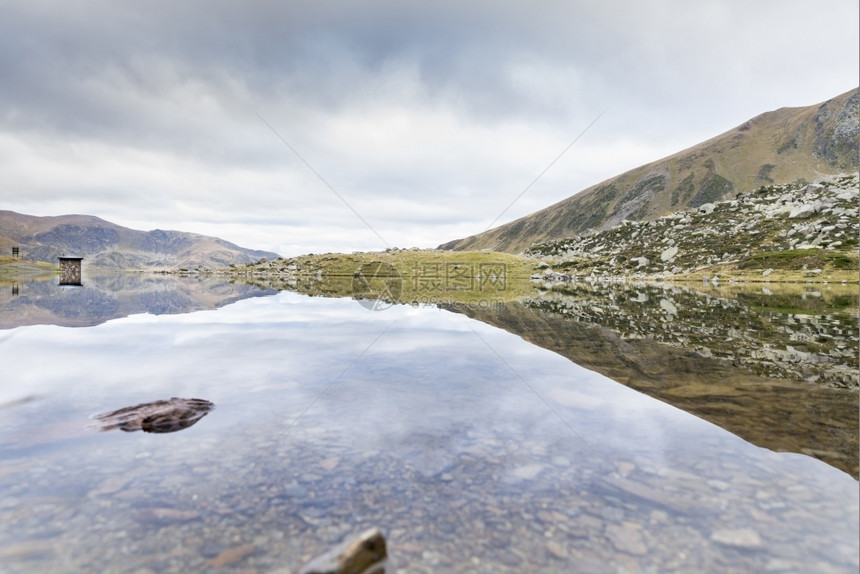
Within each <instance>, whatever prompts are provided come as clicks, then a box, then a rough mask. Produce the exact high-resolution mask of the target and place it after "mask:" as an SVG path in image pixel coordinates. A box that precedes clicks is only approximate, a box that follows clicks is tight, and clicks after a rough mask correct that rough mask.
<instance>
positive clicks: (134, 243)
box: [0, 210, 278, 269]
mask: <svg viewBox="0 0 860 574" xmlns="http://www.w3.org/2000/svg"><path fill="white" fill-rule="evenodd" d="M12 247H18V248H19V250H20V251H19V253H20V257H21V258H22V259H26V260H31V261H47V262H52V263H56V261H57V256H59V255H63V254H66V255H80V256H83V257H84V261H85V262H86V263H85V264H86V266H87V267H96V268H102V269H153V268H157V269H166V268H167V269H169V268H183V267H184V268H195V267H199V266H204V267H222V266H225V265H230V264H231V263H233V264H238V263H249V262H252V261H257V260H259V259H262V258H275V257H278V254H277V253H270V252H268V251H258V250H252V249H245V248H242V247H239V246H238V245H235V244H233V243H230V242H227V241H224V240H223V239H218V238H217V237H208V236H205V235H198V234H195V233H185V232H181V231H163V230H161V229H156V230H153V231H137V230H134V229H129V228H127V227H122V226H120V225H116V224H114V223H110V222H109V221H105V220H104V219H100V218H98V217H93V216H90V215H60V216H56V217H37V216H32V215H24V214H21V213H15V212H14V211H2V210H0V254H3V255H10V254H11V252H12Z"/></svg>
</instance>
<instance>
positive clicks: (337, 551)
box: [298, 528, 388, 574]
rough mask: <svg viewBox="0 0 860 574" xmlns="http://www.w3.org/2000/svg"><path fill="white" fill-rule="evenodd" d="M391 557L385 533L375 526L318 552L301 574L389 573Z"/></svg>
mask: <svg viewBox="0 0 860 574" xmlns="http://www.w3.org/2000/svg"><path fill="white" fill-rule="evenodd" d="M387 558H388V552H387V550H386V548H385V537H384V536H383V535H382V532H380V531H379V529H378V528H371V529H370V530H366V531H364V532H363V533H362V534H360V535H359V536H358V537H356V538H353V539H349V540H346V541H345V542H343V543H342V544H340V545H339V546H336V547H334V548H332V549H331V550H329V551H328V552H326V553H325V554H321V555H320V556H317V557H316V558H314V559H313V560H311V561H310V562H308V563H307V564H306V565H305V566H304V567H303V568H302V569H301V570H299V571H298V574H385V562H386V560H387Z"/></svg>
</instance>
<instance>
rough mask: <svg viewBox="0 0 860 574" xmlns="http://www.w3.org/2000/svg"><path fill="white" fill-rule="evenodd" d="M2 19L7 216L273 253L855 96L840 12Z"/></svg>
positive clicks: (500, 207) (327, 7) (449, 224)
mask: <svg viewBox="0 0 860 574" xmlns="http://www.w3.org/2000/svg"><path fill="white" fill-rule="evenodd" d="M0 14H2V16H0V209H10V210H13V211H18V212H22V213H27V214H32V215H61V214H66V213H82V214H89V215H97V216H99V217H102V218H104V219H107V220H109V221H113V222H115V223H118V224H120V225H125V226H128V227H132V228H135V229H143V230H149V229H156V228H160V229H176V230H181V231H193V232H197V233H205V234H207V235H216V236H219V237H222V238H224V239H227V240H229V241H232V242H234V243H238V244H239V245H242V246H244V247H252V248H258V249H267V250H271V251H276V252H278V253H281V254H282V255H297V254H300V253H308V252H314V253H320V252H325V251H347V252H350V251H355V250H377V249H384V248H386V247H389V246H397V247H411V246H417V247H434V246H436V245H438V244H440V243H442V242H445V241H448V240H451V239H456V238H459V237H463V236H467V235H471V234H474V233H478V232H481V231H484V230H485V229H487V228H488V226H490V225H491V223H494V222H495V224H500V223H504V222H506V221H511V220H513V219H516V218H517V217H521V216H523V215H526V214H528V213H531V212H533V211H536V210H538V209H541V208H543V207H546V206H548V205H550V204H552V203H554V202H556V201H559V200H561V199H564V198H565V197H568V196H570V195H573V194H575V193H577V192H579V191H581V190H582V189H584V188H586V187H588V186H590V185H593V184H595V183H598V182H600V181H602V180H604V179H607V178H609V177H612V176H614V175H618V174H620V173H622V172H624V171H626V170H628V169H631V168H634V167H636V166H638V165H641V164H643V163H647V162H650V161H654V160H657V159H659V158H661V157H664V156H666V155H669V154H671V153H674V152H676V151H680V150H681V149H684V148H686V147H688V146H690V145H693V144H696V143H698V142H700V141H702V140H705V139H707V138H710V137H712V136H715V135H718V134H719V133H722V132H724V131H726V130H729V129H731V128H733V127H735V126H737V125H739V124H741V123H743V122H744V121H745V120H747V119H749V118H750V117H753V116H755V115H758V114H759V113H762V112H765V111H768V110H772V109H776V108H780V107H784V106H805V105H811V104H815V103H818V102H822V101H825V100H827V99H829V98H831V97H834V96H836V95H839V94H841V93H843V92H846V91H848V90H850V89H852V88H854V87H857V85H858V82H860V80H858V68H860V62H858V45H860V37H858V19H860V15H858V3H857V1H856V0H755V1H749V0H696V1H692V2H691V1H689V0H641V1H634V0H623V1H622V0H600V1H599V2H597V1H593V0H592V1H587V2H586V1H578V0H568V1H549V0H546V1H534V0H531V1H493V2H490V1H484V2H468V1H465V0H457V1H455V2H450V1H448V0H436V1H434V2H427V1H426V0H423V1H420V2H419V1H411V0H396V1H395V0H390V1H386V0H382V1H369V2H359V1H346V0H343V1H318V0H306V1H301V2H300V1H295V0H289V1H281V2H274V1H273V2H263V1H257V0H250V1H249V0H244V1H241V2H239V1H236V2H226V1H218V0H205V1H203V0H199V1H198V0H182V1H176V0H169V1H160V0H148V1H145V2H144V1H141V2H128V1H126V2H117V1H116V0H106V1H99V0H94V1H90V0H76V1H75V2H68V1H66V0H63V1H57V2H53V1H41V0H26V1H24V0H12V1H8V0H0ZM577 138H578V139H577ZM574 140H576V141H575V143H574V144H573V145H572V146H571V147H570V148H569V149H568V150H567V152H566V153H564V154H563V155H562V156H561V158H560V159H558V161H557V162H556V163H555V164H553V165H552V167H551V168H550V169H548V170H547V171H546V173H545V174H544V175H543V176H542V177H540V178H539V179H538V181H537V182H535V183H534V185H532V186H531V187H530V188H529V189H528V190H527V191H526V192H525V193H523V191H524V190H526V188H527V187H528V186H529V184H531V183H532V182H533V180H534V179H535V178H536V177H537V176H538V175H539V174H540V173H541V172H543V171H544V169H546V168H547V166H549V165H550V163H551V162H553V160H555V159H556V158H557V157H558V156H559V154H561V153H562V151H563V150H565V148H567V147H568V146H569V145H570V144H571V143H572V142H574ZM521 194H522V196H521V197H520V199H519V200H518V201H516V202H515V203H514V205H513V206H512V207H510V209H508V210H507V211H505V208H507V207H508V206H509V205H510V204H511V202H514V200H515V199H516V198H517V197H518V196H520V195H521ZM500 216H501V217H500ZM497 218H498V219H497Z"/></svg>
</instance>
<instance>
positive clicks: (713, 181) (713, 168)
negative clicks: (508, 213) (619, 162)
mask: <svg viewBox="0 0 860 574" xmlns="http://www.w3.org/2000/svg"><path fill="white" fill-rule="evenodd" d="M858 106H860V90H857V89H855V90H852V91H850V92H847V93H845V94H842V95H840V96H838V97H836V98H833V99H831V100H828V101H826V102H824V103H822V104H818V105H814V106H808V107H802V108H783V109H780V110H776V111H773V112H768V113H765V114H762V115H760V116H757V117H755V118H753V119H751V120H749V121H747V122H744V123H743V124H742V125H740V126H738V127H736V128H734V129H732V130H730V131H728V132H726V133H724V134H721V135H719V136H717V137H715V138H712V139H710V140H708V141H706V142H703V143H701V144H699V145H697V146H694V147H692V148H689V149H686V150H684V151H682V152H680V153H677V154H675V155H672V156H669V157H667V158H664V159H661V160H659V161H655V162H653V163H650V164H647V165H644V166H641V167H639V168H636V169H633V170H631V171H628V172H626V173H624V174H621V175H619V176H617V177H615V178H612V179H609V180H607V181H604V182H602V183H599V184H597V185H595V186H593V187H590V188H588V189H585V190H584V191H582V192H580V193H578V194H576V195H574V196H572V197H569V198H567V199H565V200H563V201H561V202H559V203H556V204H555V205H552V206H550V207H547V208H545V209H543V210H541V211H538V212H536V213H533V214H531V215H528V216H526V217H523V218H521V219H518V220H516V221H513V222H510V223H507V224H505V225H502V226H500V227H496V228H494V229H491V230H489V231H487V232H484V233H481V234H479V235H474V236H471V237H467V238H465V239H458V240H455V241H451V242H448V243H445V244H443V245H441V246H440V249H454V250H467V249H469V250H474V249H493V250H498V251H507V252H511V253H519V252H521V251H523V250H524V249H527V248H528V247H530V246H531V245H532V244H533V243H535V242H538V241H546V240H550V239H561V238H566V237H571V236H573V235H576V234H582V233H585V232H587V231H591V230H603V229H608V228H610V227H612V226H613V225H616V224H617V223H619V222H621V221H623V220H635V221H648V220H653V219H656V218H658V217H660V216H662V215H664V214H665V213H667V212H670V211H679V210H682V209H685V208H687V207H698V206H700V205H703V204H706V203H713V202H715V201H720V200H724V199H729V198H733V197H734V196H735V195H736V194H737V193H738V192H745V191H746V190H751V189H756V188H758V187H760V186H762V185H780V184H787V183H795V182H798V181H805V182H816V181H818V180H820V179H822V178H825V177H828V176H832V175H835V174H840V173H846V172H851V171H856V170H857V169H858V166H860V157H858V147H860V112H858Z"/></svg>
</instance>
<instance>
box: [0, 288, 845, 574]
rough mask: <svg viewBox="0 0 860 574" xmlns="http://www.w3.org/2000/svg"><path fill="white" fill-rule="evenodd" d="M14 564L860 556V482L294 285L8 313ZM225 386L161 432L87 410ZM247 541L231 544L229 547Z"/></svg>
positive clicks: (516, 349) (557, 364)
mask: <svg viewBox="0 0 860 574" xmlns="http://www.w3.org/2000/svg"><path fill="white" fill-rule="evenodd" d="M0 360H2V372H3V375H2V382H0V406H2V407H3V408H2V409H0V524H2V526H0V564H2V565H3V570H4V571H8V572H32V571H43V572H129V571H131V572H141V573H142V572H187V571H198V570H204V569H206V568H207V567H209V566H211V565H212V564H216V565H220V567H221V568H222V570H223V571H233V570H235V571H243V572H292V571H295V570H297V569H298V568H299V567H300V566H301V565H302V563H303V562H304V561H306V560H307V559H309V558H310V557H312V556H313V555H316V554H318V553H319V552H321V551H323V550H325V549H326V548H327V547H329V546H330V545H331V544H333V543H335V542H338V541H340V540H341V539H343V538H344V537H346V536H348V535H351V534H357V533H359V532H361V531H362V530H364V529H365V528H367V527H369V526H379V527H380V528H381V529H382V530H383V532H384V533H385V534H386V538H387V540H388V544H389V554H390V556H391V567H392V571H397V572H458V573H462V572H569V571H577V572H671V571H677V572H692V571H696V572H705V571H708V572H754V571H755V572H761V571H773V572H783V571H785V572H791V571H794V572H812V571H815V572H831V571H832V572H856V571H857V568H858V560H859V559H858V542H857V540H858V535H860V531H858V512H860V506H858V485H857V481H855V480H854V479H853V478H851V477H850V476H849V475H847V474H845V473H844V472H841V471H839V470H836V469H834V468H832V467H831V466H828V465H827V464H824V463H823V462H821V461H818V460H816V459H814V458H811V457H807V456H804V455H799V454H786V453H775V452H771V451H769V450H766V449H762V448H759V447H756V446H753V445H751V444H749V443H747V442H745V441H743V440H742V439H740V438H738V437H737V436H735V435H733V434H730V433H728V432H726V431H724V430H722V429H720V428H719V427H717V426H714V425H712V424H710V423H708V422H705V421H703V420H701V419H699V418H696V417H694V416H692V415H690V414H687V413H685V412H683V411H680V410H678V409H675V408H673V407H671V406H669V405H666V404H665V403H662V402H659V401H657V400H654V399H651V398H649V397H647V396H645V395H643V394H640V393H638V392H636V391H634V390H632V389H630V388H627V387H625V386H622V385H619V384H617V383H615V382H613V381H611V380H609V379H607V378H605V377H603V376H601V375H598V374H596V373H594V372H592V371H588V370H586V369H584V368H582V367H579V366H577V365H575V364H573V363H572V362H570V361H569V360H567V359H565V358H563V357H561V356H559V355H557V354H555V353H552V352H550V351H547V350H545V349H542V348H540V347H537V346H534V345H532V344H530V343H527V342H526V341H524V340H523V339H521V338H519V337H517V336H515V335H512V334H510V333H507V332H505V331H502V330H500V329H497V328H494V327H491V326H488V325H486V324H484V323H481V322H478V321H475V320H473V319H470V318H468V317H466V316H464V315H461V314H456V313H449V312H445V311H441V310H439V309H436V308H426V307H424V308H422V307H419V308H414V307H408V306H395V307H392V308H390V309H388V310H386V311H385V312H371V311H368V310H367V309H365V308H364V307H362V306H360V305H359V304H357V303H356V302H355V301H352V300H349V299H322V298H312V297H306V296H302V295H298V294H294V293H279V294H276V295H272V296H268V297H259V298H252V299H245V300H242V301H239V302H236V303H233V304H230V305H227V306H225V307H222V308H220V309H218V310H207V311H197V312H193V313H188V314H183V315H158V316H155V315H149V314H141V315H132V316H129V317H125V318H119V319H113V320H109V321H107V322H105V323H103V324H100V325H96V326H91V327H86V328H74V329H73V328H67V327H60V326H53V325H35V326H27V327H17V328H12V329H8V330H6V331H0ZM171 397H183V398H200V399H206V400H208V401H211V402H213V403H214V404H215V408H214V410H213V411H211V412H210V413H208V414H207V415H206V416H204V417H202V418H201V419H200V420H199V421H197V422H196V424H194V425H193V426H190V427H189V428H186V429H184V430H181V431H178V432H174V433H169V434H150V433H143V432H122V431H120V430H112V431H107V432H98V431H97V430H95V429H94V428H93V423H94V420H93V419H92V418H91V417H92V416H93V415H95V414H98V413H102V412H106V411H112V410H115V409H120V408H122V407H127V406H131V405H136V404H139V403H145V402H149V401H155V400H161V399H169V398H171ZM231 551H232V553H231Z"/></svg>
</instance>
